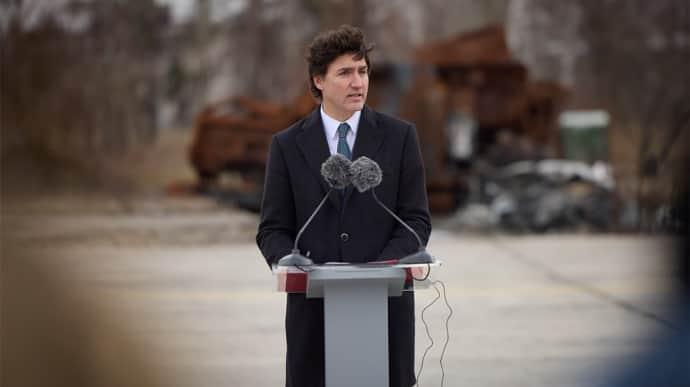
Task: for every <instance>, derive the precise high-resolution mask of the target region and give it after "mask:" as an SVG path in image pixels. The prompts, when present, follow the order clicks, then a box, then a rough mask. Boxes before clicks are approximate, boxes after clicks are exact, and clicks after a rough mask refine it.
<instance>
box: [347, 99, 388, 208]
mask: <svg viewBox="0 0 690 387" xmlns="http://www.w3.org/2000/svg"><path fill="white" fill-rule="evenodd" d="M384 137H385V132H384V130H383V128H380V127H379V126H378V125H377V123H376V119H375V118H374V112H373V111H372V110H371V109H369V108H368V107H367V106H364V109H362V115H361V116H360V118H359V127H358V129H357V138H356V139H355V145H354V147H353V149H352V161H355V160H357V158H359V157H360V156H366V157H368V158H370V159H372V160H373V159H374V157H375V156H376V154H377V153H378V151H379V149H380V148H381V145H382V144H383V139H384ZM352 190H353V187H352V186H351V185H350V186H348V187H347V189H346V190H345V205H347V201H348V199H349V198H350V195H351V194H352Z"/></svg>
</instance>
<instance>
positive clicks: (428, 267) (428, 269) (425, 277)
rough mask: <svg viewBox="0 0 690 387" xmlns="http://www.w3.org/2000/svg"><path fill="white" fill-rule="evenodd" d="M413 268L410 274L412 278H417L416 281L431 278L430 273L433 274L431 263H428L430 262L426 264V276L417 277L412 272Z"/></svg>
mask: <svg viewBox="0 0 690 387" xmlns="http://www.w3.org/2000/svg"><path fill="white" fill-rule="evenodd" d="M411 269H412V268H410V276H411V277H412V279H413V280H415V281H419V282H422V281H426V280H427V278H429V274H431V265H430V264H428V263H427V264H426V275H425V276H424V278H417V277H415V276H414V274H412V270H411Z"/></svg>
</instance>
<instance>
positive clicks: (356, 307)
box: [274, 261, 440, 387]
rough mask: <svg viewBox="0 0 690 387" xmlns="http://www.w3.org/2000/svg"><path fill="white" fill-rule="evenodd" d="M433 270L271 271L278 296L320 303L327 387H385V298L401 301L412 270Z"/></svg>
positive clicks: (341, 267)
mask: <svg viewBox="0 0 690 387" xmlns="http://www.w3.org/2000/svg"><path fill="white" fill-rule="evenodd" d="M438 265H440V261H436V262H434V263H432V264H428V265H427V264H407V265H402V264H385V265H384V264H381V265H379V264H360V265H354V264H323V265H310V266H306V267H303V268H302V269H298V268H295V267H274V273H275V274H277V278H278V290H279V291H285V292H291V293H306V297H307V298H323V299H324V335H325V337H324V342H325V348H324V351H325V354H324V355H325V356H324V357H325V362H326V364H325V372H326V387H352V386H358V387H388V385H389V384H388V379H389V375H388V373H389V370H388V367H389V366H388V297H395V296H400V295H401V294H402V292H403V291H404V289H403V287H404V285H405V279H406V278H407V277H408V276H409V275H413V274H414V272H415V270H417V269H421V268H426V269H427V270H429V268H430V267H435V266H438ZM415 278H418V276H417V275H415ZM425 278H428V275H427V276H426V277H425ZM426 282H428V281H426V280H425V281H416V282H415V287H416V288H424V287H426V286H425V285H427V284H426ZM417 285H419V286H417Z"/></svg>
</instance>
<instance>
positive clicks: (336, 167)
mask: <svg viewBox="0 0 690 387" xmlns="http://www.w3.org/2000/svg"><path fill="white" fill-rule="evenodd" d="M351 165H352V162H351V161H350V159H348V158H347V157H345V156H343V155H341V154H340V153H336V154H334V155H332V156H331V157H329V158H327V159H326V161H324V162H323V164H321V176H323V178H324V179H325V180H326V182H327V183H328V185H329V186H330V187H331V188H330V189H329V190H328V192H326V195H325V196H324V197H323V199H322V200H321V203H319V205H318V206H317V207H316V209H315V210H314V212H312V214H311V216H310V217H309V219H307V221H306V222H304V225H303V226H302V228H300V230H299V232H298V233H297V236H296V237H295V245H294V246H293V248H292V252H290V254H288V255H286V256H284V257H283V258H280V260H279V261H278V266H309V265H313V264H314V261H312V260H311V259H309V258H307V257H305V256H304V255H302V253H301V252H300V250H299V248H298V247H297V246H298V244H299V239H300V238H301V237H302V233H303V232H304V230H305V229H306V228H307V226H309V223H311V221H312V219H314V217H315V216H316V214H317V213H318V212H319V210H320V209H321V207H322V206H323V204H324V203H325V202H326V199H328V196H329V195H330V194H331V191H333V189H334V188H335V189H343V188H345V187H347V186H348V185H349V184H350V182H351V179H352V178H351V175H350V166H351Z"/></svg>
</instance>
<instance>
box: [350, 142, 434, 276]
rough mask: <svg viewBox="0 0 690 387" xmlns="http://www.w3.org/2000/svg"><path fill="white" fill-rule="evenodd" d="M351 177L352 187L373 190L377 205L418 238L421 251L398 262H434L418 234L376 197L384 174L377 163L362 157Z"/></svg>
mask: <svg viewBox="0 0 690 387" xmlns="http://www.w3.org/2000/svg"><path fill="white" fill-rule="evenodd" d="M350 176H351V179H352V185H353V186H355V188H357V191H359V192H360V193H363V192H365V191H367V190H369V189H371V194H372V195H373V197H374V200H375V201H376V203H378V205H379V206H381V207H382V208H383V209H384V210H386V211H387V212H388V213H389V214H390V215H391V216H393V218H395V220H397V221H398V222H399V223H400V224H402V225H403V226H405V228H406V229H407V230H408V231H409V232H411V233H412V235H414V236H415V238H417V242H418V243H419V250H418V251H417V252H416V253H413V254H410V255H408V256H406V257H403V258H402V259H400V260H398V263H402V264H415V263H432V262H434V258H433V257H432V256H431V255H429V253H427V251H426V248H425V247H424V244H423V243H422V240H421V238H419V235H418V234H417V232H416V231H415V230H414V229H413V228H412V227H410V226H409V225H408V224H407V223H405V222H404V221H403V220H402V219H400V218H399V217H398V216H397V215H395V213H394V212H393V211H391V210H390V209H389V208H388V207H386V205H385V204H383V203H382V202H381V201H380V200H379V198H378V197H377V196H376V191H375V190H374V188H375V187H377V186H378V185H379V184H381V181H382V180H383V172H381V167H379V165H378V164H377V163H376V161H374V160H372V159H370V158H368V157H366V156H361V157H360V158H358V159H357V160H355V161H353V162H352V165H351V166H350Z"/></svg>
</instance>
